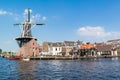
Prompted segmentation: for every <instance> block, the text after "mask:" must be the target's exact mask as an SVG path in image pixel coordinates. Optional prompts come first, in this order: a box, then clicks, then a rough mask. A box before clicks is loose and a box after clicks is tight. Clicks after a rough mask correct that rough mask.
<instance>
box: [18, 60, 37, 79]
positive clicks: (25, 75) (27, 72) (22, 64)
mask: <svg viewBox="0 0 120 80" xmlns="http://www.w3.org/2000/svg"><path fill="white" fill-rule="evenodd" d="M18 65H19V67H18V72H19V79H20V80H32V79H34V77H35V74H34V72H35V71H37V70H36V67H37V62H36V61H19V62H18Z"/></svg>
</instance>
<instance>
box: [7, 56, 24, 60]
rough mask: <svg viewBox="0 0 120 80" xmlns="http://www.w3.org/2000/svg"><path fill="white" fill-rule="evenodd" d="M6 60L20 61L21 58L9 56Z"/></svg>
mask: <svg viewBox="0 0 120 80" xmlns="http://www.w3.org/2000/svg"><path fill="white" fill-rule="evenodd" d="M8 59H9V60H21V59H22V57H21V56H10V57H9V58H8Z"/></svg>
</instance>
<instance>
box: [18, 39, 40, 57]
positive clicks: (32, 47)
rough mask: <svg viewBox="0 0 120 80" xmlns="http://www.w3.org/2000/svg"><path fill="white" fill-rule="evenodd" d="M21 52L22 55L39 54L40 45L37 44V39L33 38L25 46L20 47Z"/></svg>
mask: <svg viewBox="0 0 120 80" xmlns="http://www.w3.org/2000/svg"><path fill="white" fill-rule="evenodd" d="M19 54H20V55H21V56H22V57H32V56H38V55H39V45H38V44H37V41H36V40H35V39H32V40H31V41H29V42H28V43H26V44H25V45H24V46H22V47H21V48H19Z"/></svg>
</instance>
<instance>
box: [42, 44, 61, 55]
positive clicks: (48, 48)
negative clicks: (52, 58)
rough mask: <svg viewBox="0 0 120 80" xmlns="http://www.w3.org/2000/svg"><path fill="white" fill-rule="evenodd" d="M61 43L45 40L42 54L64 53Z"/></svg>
mask: <svg viewBox="0 0 120 80" xmlns="http://www.w3.org/2000/svg"><path fill="white" fill-rule="evenodd" d="M61 52H62V47H61V43H52V42H43V44H42V52H41V55H62V53H61Z"/></svg>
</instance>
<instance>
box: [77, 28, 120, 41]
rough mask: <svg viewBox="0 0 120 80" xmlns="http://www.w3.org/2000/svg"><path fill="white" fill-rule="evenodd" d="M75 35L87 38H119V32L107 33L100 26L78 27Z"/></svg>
mask: <svg viewBox="0 0 120 80" xmlns="http://www.w3.org/2000/svg"><path fill="white" fill-rule="evenodd" d="M77 33H78V35H79V36H81V37H88V38H92V39H94V38H99V39H100V38H101V39H102V38H119V37H120V32H115V31H112V32H107V31H106V30H105V29H104V28H103V27H102V26H96V27H92V26H85V27H80V28H79V29H78V30H77Z"/></svg>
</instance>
